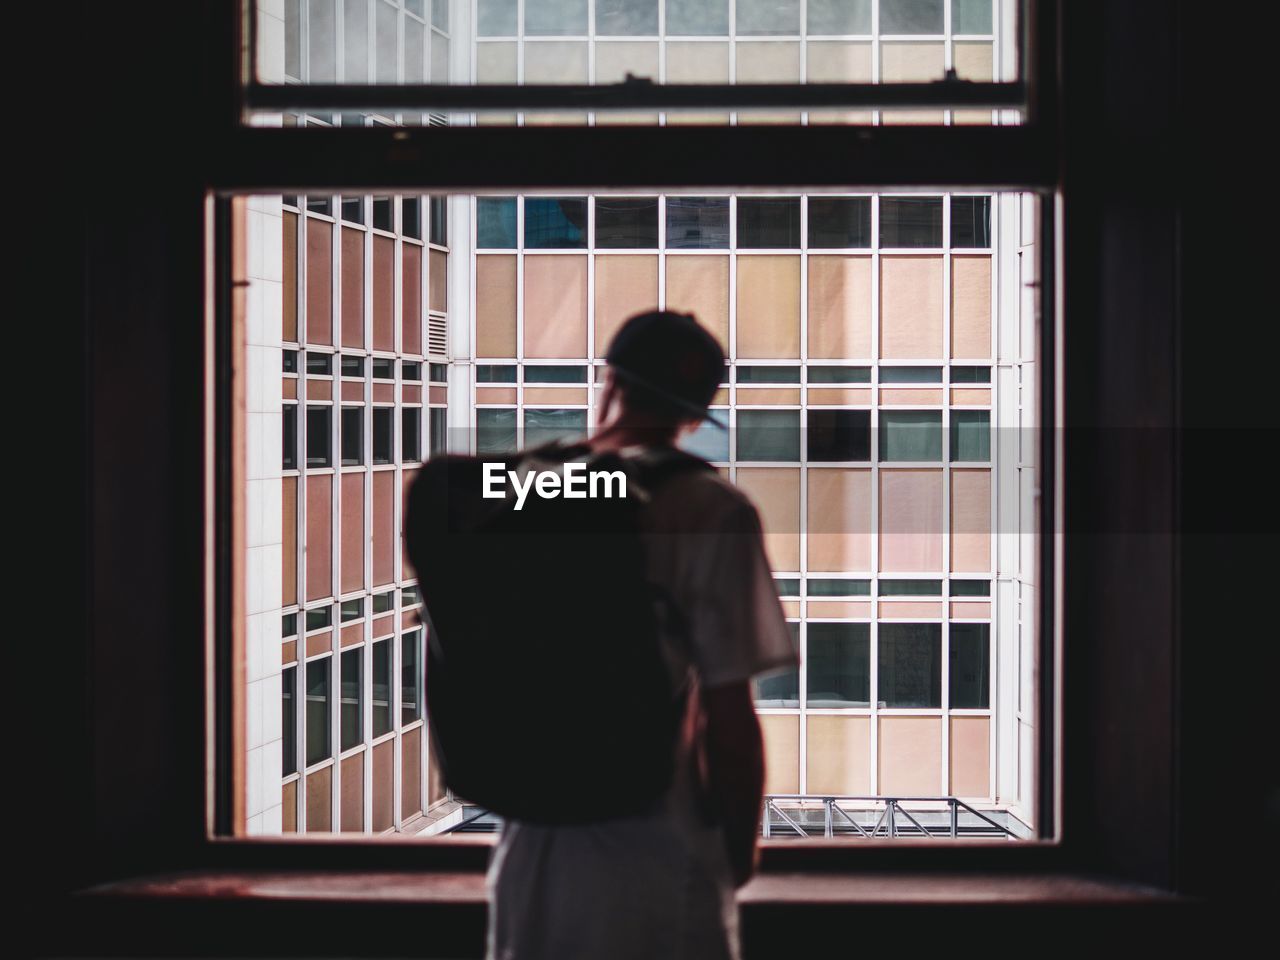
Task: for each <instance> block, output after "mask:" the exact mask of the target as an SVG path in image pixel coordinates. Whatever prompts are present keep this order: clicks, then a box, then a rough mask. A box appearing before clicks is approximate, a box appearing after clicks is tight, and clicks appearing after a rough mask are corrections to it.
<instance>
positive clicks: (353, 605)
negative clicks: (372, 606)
mask: <svg viewBox="0 0 1280 960" xmlns="http://www.w3.org/2000/svg"><path fill="white" fill-rule="evenodd" d="M363 616H364V600H363V599H362V598H360V597H357V598H356V599H354V600H343V601H342V604H341V606H340V607H339V608H338V619H339V620H340V621H341V622H343V623H350V622H351V621H352V620H359V619H360V618H361V617H363Z"/></svg>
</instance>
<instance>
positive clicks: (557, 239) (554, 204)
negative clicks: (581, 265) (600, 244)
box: [524, 197, 587, 249]
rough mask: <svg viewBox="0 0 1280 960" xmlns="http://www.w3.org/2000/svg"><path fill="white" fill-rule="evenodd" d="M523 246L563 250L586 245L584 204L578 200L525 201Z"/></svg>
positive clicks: (542, 199)
mask: <svg viewBox="0 0 1280 960" xmlns="http://www.w3.org/2000/svg"><path fill="white" fill-rule="evenodd" d="M524 245H525V246H526V247H529V248H531V249H567V248H574V247H585V246H586V245H587V201H586V199H585V198H582V197H569V198H564V199H554V198H551V197H529V198H528V199H526V200H525V202H524Z"/></svg>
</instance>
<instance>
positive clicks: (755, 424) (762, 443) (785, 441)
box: [738, 409, 800, 461]
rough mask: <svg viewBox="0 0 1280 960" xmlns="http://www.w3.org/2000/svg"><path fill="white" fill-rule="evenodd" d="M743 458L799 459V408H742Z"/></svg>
mask: <svg viewBox="0 0 1280 960" xmlns="http://www.w3.org/2000/svg"><path fill="white" fill-rule="evenodd" d="M738 459H739V460H758V461H766V460H799V459H800V411H799V410H747V409H740V410H739V411H738Z"/></svg>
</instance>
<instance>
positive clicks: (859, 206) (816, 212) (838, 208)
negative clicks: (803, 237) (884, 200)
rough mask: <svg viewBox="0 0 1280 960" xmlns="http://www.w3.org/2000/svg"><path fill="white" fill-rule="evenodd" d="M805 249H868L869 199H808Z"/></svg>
mask: <svg viewBox="0 0 1280 960" xmlns="http://www.w3.org/2000/svg"><path fill="white" fill-rule="evenodd" d="M809 246H811V247H830V248H840V247H869V246H871V198H870V197H810V198H809Z"/></svg>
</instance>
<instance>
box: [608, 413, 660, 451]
mask: <svg viewBox="0 0 1280 960" xmlns="http://www.w3.org/2000/svg"><path fill="white" fill-rule="evenodd" d="M675 441H676V427H674V426H672V425H671V424H670V423H660V422H657V421H653V420H649V419H647V418H641V417H628V416H622V417H619V418H617V419H616V420H613V421H611V422H610V423H607V424H604V425H602V426H601V427H600V429H599V430H597V431H596V434H595V436H593V437H592V438H591V439H590V440H588V441H587V443H588V444H589V445H590V446H591V448H592V449H593V450H624V449H626V448H627V447H662V446H666V447H670V446H674V445H675Z"/></svg>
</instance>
